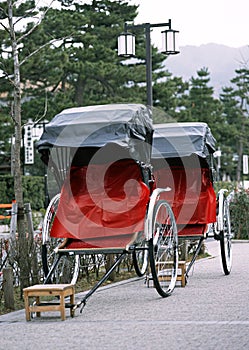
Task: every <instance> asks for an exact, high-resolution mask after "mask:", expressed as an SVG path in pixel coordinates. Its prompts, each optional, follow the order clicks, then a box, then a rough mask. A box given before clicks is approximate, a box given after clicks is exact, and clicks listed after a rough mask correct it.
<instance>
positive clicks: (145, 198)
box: [51, 159, 150, 249]
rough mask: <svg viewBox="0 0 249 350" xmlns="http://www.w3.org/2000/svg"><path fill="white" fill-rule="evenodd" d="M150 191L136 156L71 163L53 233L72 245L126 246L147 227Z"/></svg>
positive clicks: (94, 246)
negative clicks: (133, 158)
mask: <svg viewBox="0 0 249 350" xmlns="http://www.w3.org/2000/svg"><path fill="white" fill-rule="evenodd" d="M149 196H150V191H149V188H148V187H147V185H146V184H145V183H144V182H143V181H142V176H141V169H140V168H139V166H138V164H137V163H136V162H135V161H133V160H132V159H126V160H119V161H116V162H114V163H112V164H100V165H98V164H89V165H88V166H82V167H71V170H70V174H69V176H68V178H67V179H66V181H65V183H64V185H63V188H62V191H61V198H60V202H59V206H58V210H57V213H56V217H55V220H54V223H53V226H52V230H51V236H52V237H57V238H59V237H61V238H71V240H69V243H68V247H67V248H69V247H70V245H71V247H77V248H78V249H80V248H81V247H82V248H86V247H89V248H91V247H92V248H112V247H113V248H125V247H126V246H127V245H129V244H130V243H132V242H133V241H134V239H135V233H136V232H139V231H143V229H144V219H145V214H146V208H147V204H148V202H149Z"/></svg>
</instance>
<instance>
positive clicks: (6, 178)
mask: <svg viewBox="0 0 249 350" xmlns="http://www.w3.org/2000/svg"><path fill="white" fill-rule="evenodd" d="M22 182H23V196H24V203H30V204H31V208H32V210H40V209H41V208H44V201H45V185H44V177H42V176H23V178H22ZM13 199H15V194H14V179H13V176H10V175H1V176H0V203H11V202H12V200H13Z"/></svg>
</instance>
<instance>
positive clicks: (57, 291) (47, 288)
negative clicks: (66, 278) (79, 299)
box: [23, 284, 75, 321]
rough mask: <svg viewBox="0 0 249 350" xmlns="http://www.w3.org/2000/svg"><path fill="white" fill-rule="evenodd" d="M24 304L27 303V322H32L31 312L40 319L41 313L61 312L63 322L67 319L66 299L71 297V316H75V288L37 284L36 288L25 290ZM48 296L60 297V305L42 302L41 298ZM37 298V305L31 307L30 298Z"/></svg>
mask: <svg viewBox="0 0 249 350" xmlns="http://www.w3.org/2000/svg"><path fill="white" fill-rule="evenodd" d="M23 293H24V302H25V314H26V320H27V321H30V320H31V316H30V313H31V312H36V316H37V317H40V316H41V312H46V311H60V313H61V320H62V321H64V320H65V319H66V315H65V307H66V305H65V297H67V296H70V305H69V307H70V316H71V317H73V316H74V311H73V306H74V293H75V287H74V285H72V284H36V285H34V286H31V287H28V288H24V289H23ZM48 296H53V297H56V296H59V297H60V303H50V302H42V301H41V300H40V297H48ZM31 297H33V298H35V299H36V303H35V304H34V305H30V303H29V298H31Z"/></svg>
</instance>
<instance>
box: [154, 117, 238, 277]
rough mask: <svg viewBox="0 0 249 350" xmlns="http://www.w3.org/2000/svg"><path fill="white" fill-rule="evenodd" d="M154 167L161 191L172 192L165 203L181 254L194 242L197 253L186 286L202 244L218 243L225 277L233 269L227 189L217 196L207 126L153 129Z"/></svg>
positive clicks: (211, 139)
mask: <svg viewBox="0 0 249 350" xmlns="http://www.w3.org/2000/svg"><path fill="white" fill-rule="evenodd" d="M154 129H155V130H154V136H153V151H152V165H153V169H154V176H155V182H156V183H157V186H159V187H170V189H171V191H168V192H165V193H164V194H163V195H162V198H163V199H165V200H167V201H168V202H169V203H170V205H171V207H172V210H173V213H174V216H175V219H176V224H177V230H178V239H179V250H181V248H180V247H181V245H182V243H183V242H185V243H186V241H190V242H193V241H196V242H197V244H196V245H195V247H196V249H194V252H193V256H192V259H191V261H190V262H189V264H188V265H187V269H186V274H185V277H186V282H187V279H188V276H189V271H190V269H191V268H192V266H193V264H194V262H195V261H196V258H197V256H198V254H199V252H200V249H201V247H202V243H203V241H204V239H206V238H209V237H213V238H214V239H215V240H217V241H219V243H220V253H221V262H222V267H223V271H224V273H225V275H228V274H229V273H230V271H231V266H232V244H231V240H232V237H233V235H232V232H231V222H230V212H229V204H230V198H231V196H230V195H229V194H228V193H227V190H225V189H220V190H219V191H218V193H217V196H216V194H215V191H214V187H213V185H214V180H215V175H216V171H215V166H214V152H215V143H216V140H215V138H214V137H213V135H212V133H211V131H210V128H209V127H208V125H207V124H206V123H200V122H191V123H186V122H185V123H166V124H157V125H154Z"/></svg>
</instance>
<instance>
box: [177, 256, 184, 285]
mask: <svg viewBox="0 0 249 350" xmlns="http://www.w3.org/2000/svg"><path fill="white" fill-rule="evenodd" d="M178 269H179V270H180V273H179V272H177V278H176V280H177V281H181V286H182V287H185V285H186V278H185V273H186V261H179V262H178Z"/></svg>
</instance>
